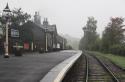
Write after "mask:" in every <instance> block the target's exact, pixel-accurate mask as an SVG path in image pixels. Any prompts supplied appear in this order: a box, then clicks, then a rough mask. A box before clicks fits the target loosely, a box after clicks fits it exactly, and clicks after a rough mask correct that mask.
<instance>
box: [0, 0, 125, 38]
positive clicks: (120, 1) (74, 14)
mask: <svg viewBox="0 0 125 82" xmlns="http://www.w3.org/2000/svg"><path fill="white" fill-rule="evenodd" d="M7 2H8V3H9V6H10V9H13V8H20V7H21V8H22V9H23V11H25V12H28V13H29V14H31V15H32V16H33V15H34V12H35V11H39V12H40V15H41V18H42V19H41V20H43V18H44V17H47V18H48V20H49V22H50V24H56V25H57V30H58V33H63V34H69V35H71V36H74V37H78V38H80V37H82V36H83V31H82V27H83V26H84V25H85V24H86V21H87V17H89V16H94V17H95V19H96V20H97V21H98V24H97V25H98V29H97V32H98V33H101V32H102V31H103V30H104V27H105V26H106V25H107V23H108V22H109V18H110V17H115V16H120V17H125V0H0V11H2V10H3V8H4V7H5V5H6V3H7Z"/></svg>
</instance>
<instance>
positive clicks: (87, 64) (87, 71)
mask: <svg viewBox="0 0 125 82" xmlns="http://www.w3.org/2000/svg"><path fill="white" fill-rule="evenodd" d="M84 56H85V60H86V76H85V82H88V77H89V63H88V57H87V56H86V55H84Z"/></svg>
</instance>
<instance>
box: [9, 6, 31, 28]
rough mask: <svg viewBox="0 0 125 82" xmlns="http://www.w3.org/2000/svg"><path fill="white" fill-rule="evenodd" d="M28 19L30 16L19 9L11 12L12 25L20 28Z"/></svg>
mask: <svg viewBox="0 0 125 82" xmlns="http://www.w3.org/2000/svg"><path fill="white" fill-rule="evenodd" d="M30 18H31V16H30V15H29V14H28V13H25V12H23V11H22V10H21V8H19V9H14V10H12V16H11V22H12V23H13V24H16V25H18V26H20V25H22V24H24V23H26V22H27V21H28V20H29V19H30Z"/></svg>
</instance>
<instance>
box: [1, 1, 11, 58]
mask: <svg viewBox="0 0 125 82" xmlns="http://www.w3.org/2000/svg"><path fill="white" fill-rule="evenodd" d="M10 14H11V11H10V9H9V6H8V3H7V5H6V7H5V9H4V10H3V17H4V18H5V20H6V38H5V39H6V41H5V55H4V58H9V50H8V43H9V41H8V27H9V22H10V18H9V17H10Z"/></svg>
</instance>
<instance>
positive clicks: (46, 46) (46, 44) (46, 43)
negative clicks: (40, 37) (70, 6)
mask: <svg viewBox="0 0 125 82" xmlns="http://www.w3.org/2000/svg"><path fill="white" fill-rule="evenodd" d="M47 30H48V29H47V26H46V28H45V52H47V51H48V38H47Z"/></svg>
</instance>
